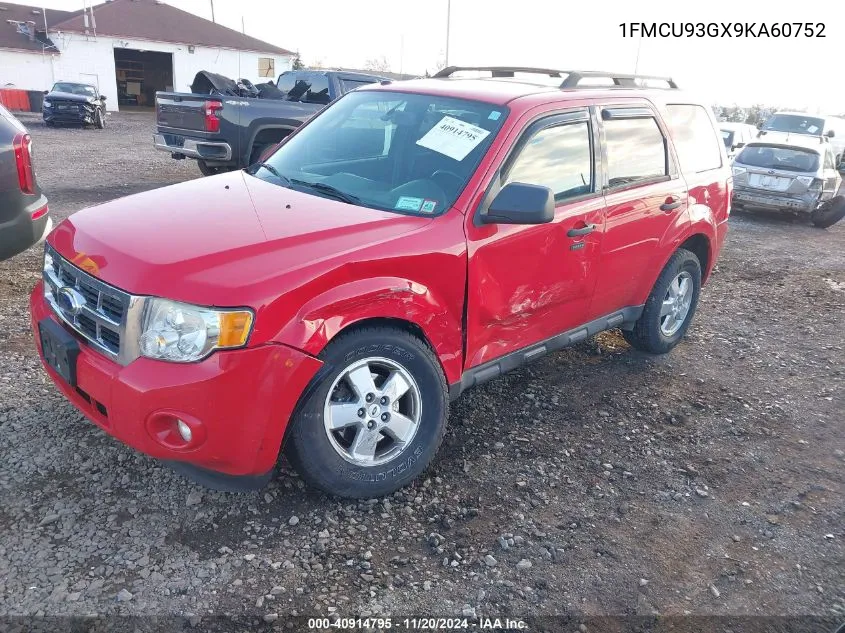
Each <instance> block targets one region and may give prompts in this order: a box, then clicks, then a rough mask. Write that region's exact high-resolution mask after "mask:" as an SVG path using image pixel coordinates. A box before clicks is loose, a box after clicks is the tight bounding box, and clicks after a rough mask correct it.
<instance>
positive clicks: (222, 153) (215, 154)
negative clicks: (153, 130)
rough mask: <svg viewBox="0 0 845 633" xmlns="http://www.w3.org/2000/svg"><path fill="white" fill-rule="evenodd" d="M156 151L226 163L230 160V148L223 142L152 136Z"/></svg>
mask: <svg viewBox="0 0 845 633" xmlns="http://www.w3.org/2000/svg"><path fill="white" fill-rule="evenodd" d="M153 145H154V146H155V148H156V149H158V150H161V151H163V152H170V153H171V154H181V155H182V156H187V157H188V158H196V159H199V160H207V161H212V162H221V163H226V162H229V161H231V160H232V146H231V145H229V144H228V143H226V142H223V141H205V140H201V139H192V138H184V137H179V136H177V135H175V134H155V135H153Z"/></svg>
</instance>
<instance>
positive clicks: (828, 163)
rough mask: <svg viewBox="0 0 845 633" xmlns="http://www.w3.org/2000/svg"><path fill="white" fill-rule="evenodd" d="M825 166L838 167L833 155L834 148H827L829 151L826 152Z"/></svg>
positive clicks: (829, 167) (827, 167) (826, 167)
mask: <svg viewBox="0 0 845 633" xmlns="http://www.w3.org/2000/svg"><path fill="white" fill-rule="evenodd" d="M824 168H825V169H836V159H835V158H834V156H833V150H832V149H831V148H829V147H828V148H827V151H825V153H824Z"/></svg>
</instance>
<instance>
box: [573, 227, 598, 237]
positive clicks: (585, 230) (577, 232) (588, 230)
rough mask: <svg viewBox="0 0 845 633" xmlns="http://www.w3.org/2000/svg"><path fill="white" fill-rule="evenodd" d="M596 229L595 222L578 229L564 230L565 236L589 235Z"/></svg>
mask: <svg viewBox="0 0 845 633" xmlns="http://www.w3.org/2000/svg"><path fill="white" fill-rule="evenodd" d="M595 230H596V225H595V224H588V225H587V226H582V227H581V228H580V229H569V230H568V231H567V232H566V236H567V237H581V236H583V235H589V234H590V233H592V232H593V231H595Z"/></svg>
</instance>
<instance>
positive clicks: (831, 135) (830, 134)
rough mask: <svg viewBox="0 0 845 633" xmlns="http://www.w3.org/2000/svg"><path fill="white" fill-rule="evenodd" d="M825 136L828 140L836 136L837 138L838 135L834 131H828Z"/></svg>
mask: <svg viewBox="0 0 845 633" xmlns="http://www.w3.org/2000/svg"><path fill="white" fill-rule="evenodd" d="M825 136H826V137H827V138H833V137H834V136H836V133H835V132H834V131H833V130H828V131H827V134H825Z"/></svg>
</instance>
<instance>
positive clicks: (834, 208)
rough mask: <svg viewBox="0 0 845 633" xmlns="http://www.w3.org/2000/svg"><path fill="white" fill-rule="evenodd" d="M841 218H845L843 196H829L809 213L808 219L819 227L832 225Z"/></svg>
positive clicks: (844, 200)
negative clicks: (828, 198)
mask: <svg viewBox="0 0 845 633" xmlns="http://www.w3.org/2000/svg"><path fill="white" fill-rule="evenodd" d="M842 218H845V196H836V197H835V198H831V199H830V200H828V201H826V202H824V203H822V205H821V206H820V207H819V208H818V209H816V210H815V211H813V212H812V213H811V214H810V221H811V222H812V223H813V224H814V225H815V226H817V227H818V228H820V229H826V228H827V227H829V226H833V225H834V224H836V223H837V222H839V220H841V219H842Z"/></svg>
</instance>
